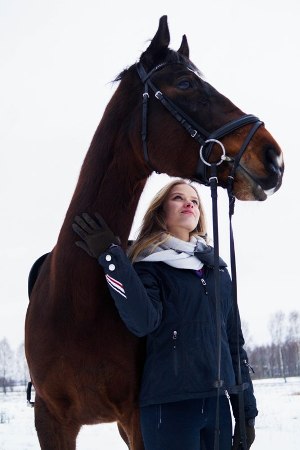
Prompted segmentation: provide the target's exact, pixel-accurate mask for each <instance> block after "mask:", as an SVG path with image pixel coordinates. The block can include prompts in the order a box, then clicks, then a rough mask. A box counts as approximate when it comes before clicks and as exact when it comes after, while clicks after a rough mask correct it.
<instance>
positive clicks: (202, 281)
mask: <svg viewBox="0 0 300 450" xmlns="http://www.w3.org/2000/svg"><path fill="white" fill-rule="evenodd" d="M200 281H201V283H202V286H203V288H204V292H205V294H206V295H207V288H206V286H207V284H206V281H205V280H204V278H200Z"/></svg>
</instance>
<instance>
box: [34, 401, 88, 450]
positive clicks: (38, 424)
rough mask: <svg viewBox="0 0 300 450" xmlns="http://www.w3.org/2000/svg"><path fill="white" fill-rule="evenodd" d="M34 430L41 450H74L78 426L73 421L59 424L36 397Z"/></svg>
mask: <svg viewBox="0 0 300 450" xmlns="http://www.w3.org/2000/svg"><path fill="white" fill-rule="evenodd" d="M34 410H35V412H34V415H35V428H36V431H37V435H38V439H39V442H40V446H41V450H75V449H76V438H77V435H78V432H79V430H80V427H81V426H80V425H79V424H77V423H75V422H74V421H72V422H68V423H66V424H62V423H60V422H59V421H58V420H57V419H56V418H55V417H54V416H53V415H52V414H51V413H50V411H49V410H48V408H47V406H46V404H45V403H44V401H43V400H42V399H41V398H40V397H39V396H38V395H37V396H36V399H35V404H34Z"/></svg>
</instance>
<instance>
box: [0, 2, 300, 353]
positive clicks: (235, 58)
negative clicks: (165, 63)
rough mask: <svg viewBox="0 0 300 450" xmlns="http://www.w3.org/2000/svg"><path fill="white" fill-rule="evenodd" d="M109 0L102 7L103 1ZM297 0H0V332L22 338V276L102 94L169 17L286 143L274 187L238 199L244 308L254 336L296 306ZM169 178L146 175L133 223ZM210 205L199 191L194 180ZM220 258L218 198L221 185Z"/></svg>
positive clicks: (68, 191) (234, 94)
mask: <svg viewBox="0 0 300 450" xmlns="http://www.w3.org/2000/svg"><path fill="white" fill-rule="evenodd" d="M104 3H105V7H104V6H103V5H104ZM299 10H300V7H299V1H298V0H285V1H274V0H247V1H245V0H210V1H209V2H208V1H205V2H204V1H203V2H202V1H201V0H197V1H189V2H182V1H180V2H179V1H177V0H167V1H154V2H153V1H152V2H147V3H146V2H142V1H141V0H139V1H137V0H134V1H130V0H128V1H126V2H125V1H119V2H118V1H113V2H101V1H99V0H84V1H76V0H60V1H59V0H51V1H43V0H0V65H1V66H0V151H1V166H0V171H1V173H0V189H1V190H0V192H1V207H0V212H1V272H0V273H1V285H0V289H1V291H0V302H1V305H0V308H1V309H0V339H2V338H3V337H7V339H8V340H9V343H10V344H11V345H12V346H13V347H17V346H18V344H20V343H21V342H22V340H23V333H24V331H23V330H24V317H25V313H26V308H27V303H28V298H27V276H28V272H29V270H30V267H31V265H32V263H33V262H34V261H35V260H36V259H37V258H38V257H39V256H40V255H42V254H43V253H45V252H47V251H50V250H51V249H52V248H53V246H54V245H55V243H56V240H57V236H58V233H59V230H60V227H61V225H62V222H63V219H64V215H65V212H66V210H67V208H68V205H69V202H70V199H71V196H72V194H73V191H74V188H75V185H76V181H77V177H78V174H79V170H80V167H81V164H82V162H83V159H84V156H85V154H86V152H87V149H88V147H89V144H90V141H91V139H92V137H93V134H94V131H95V129H96V127H97V125H98V123H99V121H100V119H101V116H102V113H103V110H104V108H105V106H106V104H107V103H108V101H109V99H110V98H111V96H112V94H113V92H114V89H115V86H114V85H112V84H111V83H110V81H111V80H113V79H114V77H115V76H116V75H117V74H118V73H119V72H120V71H121V70H122V69H123V68H125V67H126V66H128V65H130V64H132V63H134V62H135V61H136V60H137V59H138V58H139V56H140V54H141V52H142V51H143V50H145V48H146V47H147V45H148V40H149V39H151V38H152V37H153V36H154V34H155V32H156V30H157V27H158V21H159V18H160V16H161V15H163V14H167V15H168V22H169V28H170V33H171V47H172V48H174V49H177V48H178V47H179V45H180V42H181V37H182V35H183V34H186V35H187V37H188V41H189V45H190V54H191V59H192V61H193V62H194V63H195V64H196V65H197V66H198V68H199V69H200V70H201V71H202V72H203V73H204V75H205V78H206V80H207V81H209V82H210V83H211V84H212V85H214V86H215V87H216V88H217V89H218V90H219V91H220V92H222V93H223V94H225V95H226V96H227V97H229V98H230V99H231V100H232V101H233V102H234V103H235V104H236V105H237V106H239V107H240V108H241V109H243V110H244V111H245V112H246V113H252V114H255V115H257V116H258V117H259V118H260V119H262V120H263V121H264V122H265V124H266V127H267V128H268V130H269V131H270V132H271V133H272V134H273V136H274V137H275V139H276V140H277V141H278V142H279V144H280V145H281V147H282V149H283V152H284V157H285V163H286V172H285V176H284V181H283V186H282V188H281V190H280V191H278V192H277V193H276V194H275V195H274V196H272V197H271V198H269V199H268V200H267V201H266V202H262V203H258V202H247V203H245V202H237V205H236V213H235V217H234V228H235V240H236V248H237V265H238V288H239V305H240V311H241V315H242V319H243V320H244V321H246V322H248V325H249V330H250V334H251V336H252V338H253V340H254V341H255V342H256V343H264V342H267V341H268V339H269V332H268V322H269V318H270V315H271V314H274V313H275V312H276V311H278V310H283V311H285V312H286V313H287V314H288V313H289V312H290V311H292V310H295V309H296V310H299V309H300V306H299V305H300V303H299V284H298V283H297V281H298V276H299V275H298V272H299V269H298V264H297V262H298V258H299V257H298V252H299V237H298V236H299V222H300V212H299V199H298V196H297V193H298V191H299V188H298V180H299V175H298V173H299V168H298V164H299V154H300V153H299V152H300V150H299V141H300V138H299V136H298V133H299V103H300V95H299V79H300V69H299V56H300V55H299V42H300V28H299ZM167 180H168V179H167V177H166V176H164V175H160V176H157V175H155V176H154V177H152V178H151V179H150V182H149V183H148V185H147V188H146V191H145V193H144V194H143V196H142V198H141V202H140V206H139V208H138V212H137V216H136V220H135V222H134V227H133V231H132V236H133V237H134V232H135V231H136V229H137V227H138V226H139V224H140V218H141V215H142V214H143V212H144V211H145V208H146V207H147V204H148V201H149V198H150V197H152V196H153V194H154V193H155V192H156V191H157V190H158V188H160V187H161V186H162V185H163V184H165V183H166V181H167ZM200 193H201V194H202V195H203V197H204V199H205V205H206V209H207V210H208V213H210V208H211V205H210V194H209V191H208V188H206V187H200ZM219 201H220V206H219V210H220V211H219V212H220V222H221V224H220V233H221V238H220V240H221V242H220V246H221V253H222V255H223V257H225V258H226V259H227V260H228V223H227V199H226V195H224V192H223V191H220V193H219Z"/></svg>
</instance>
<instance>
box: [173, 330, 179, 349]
mask: <svg viewBox="0 0 300 450" xmlns="http://www.w3.org/2000/svg"><path fill="white" fill-rule="evenodd" d="M177 336H178V333H177V331H173V341H174V346H173V348H176V339H177Z"/></svg>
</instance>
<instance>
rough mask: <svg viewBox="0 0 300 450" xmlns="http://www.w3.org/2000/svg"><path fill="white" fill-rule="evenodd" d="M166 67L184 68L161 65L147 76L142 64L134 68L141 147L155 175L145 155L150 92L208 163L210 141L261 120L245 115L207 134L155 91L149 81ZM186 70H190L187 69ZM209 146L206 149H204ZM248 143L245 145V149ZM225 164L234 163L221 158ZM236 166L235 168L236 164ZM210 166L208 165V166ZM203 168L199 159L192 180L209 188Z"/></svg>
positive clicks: (145, 156)
mask: <svg viewBox="0 0 300 450" xmlns="http://www.w3.org/2000/svg"><path fill="white" fill-rule="evenodd" d="M169 64H177V65H178V64H182V65H184V66H185V67H188V66H186V64H183V63H180V62H174V63H162V64H159V65H158V66H156V67H154V68H153V69H152V70H151V71H150V72H148V73H147V72H146V71H145V69H144V67H143V65H142V64H141V63H138V64H137V65H136V69H137V72H138V75H139V77H140V79H141V81H142V83H143V84H144V92H143V110H142V143H143V153H144V159H145V161H146V163H147V164H148V166H149V167H150V168H151V170H154V171H156V169H155V168H153V166H152V164H150V160H149V154H148V147H147V132H148V130H147V116H148V101H149V88H150V89H151V91H153V93H154V95H155V98H156V99H158V100H159V101H160V103H161V104H162V105H163V106H164V107H165V108H166V109H167V110H168V111H169V112H170V114H171V115H172V116H173V117H174V118H175V119H176V120H177V121H178V122H179V123H180V125H181V126H182V127H183V128H185V130H186V131H187V132H188V133H189V135H190V136H191V137H192V138H193V139H195V140H196V141H197V142H198V143H199V144H200V145H201V146H202V147H203V157H204V159H205V160H206V161H208V159H209V157H210V154H211V151H212V147H213V143H212V142H210V140H212V139H214V140H219V139H221V138H222V137H224V136H226V135H228V134H230V133H232V132H233V131H235V130H237V129H239V128H241V127H243V126H245V125H248V124H251V123H258V122H259V123H260V124H262V122H260V120H259V119H258V118H257V117H256V116H253V115H252V114H247V115H244V116H242V117H240V118H238V119H236V120H232V121H230V122H228V123H227V124H225V125H223V126H221V127H220V128H218V129H217V130H215V131H213V132H208V131H206V130H205V129H204V128H203V127H201V126H200V125H199V124H197V123H196V122H195V121H194V120H193V119H192V118H191V117H189V116H188V115H187V114H186V113H185V112H184V111H183V110H182V109H181V108H180V107H179V106H178V105H176V104H175V103H174V102H173V101H172V100H171V99H170V98H169V97H167V96H166V95H164V94H163V93H162V92H161V91H160V90H159V89H157V87H156V86H155V85H154V84H153V82H152V81H151V76H152V75H153V73H155V72H156V71H158V70H161V69H162V68H164V67H165V66H167V65H169ZM188 68H189V67H188ZM189 69H190V70H193V69H192V68H189ZM208 142H209V145H206V144H207V143H208ZM247 145H248V143H247V144H246V146H247ZM224 160H227V161H233V160H234V159H233V158H231V157H226V158H225V157H224ZM239 161H240V158H239V159H238V163H239ZM238 163H237V164H238ZM207 165H210V164H207ZM207 165H206V164H203V161H201V159H200V158H199V162H198V165H197V169H196V175H195V180H197V181H200V182H201V183H202V184H205V185H206V186H208V185H209V181H208V177H207V167H206V166H207Z"/></svg>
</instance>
